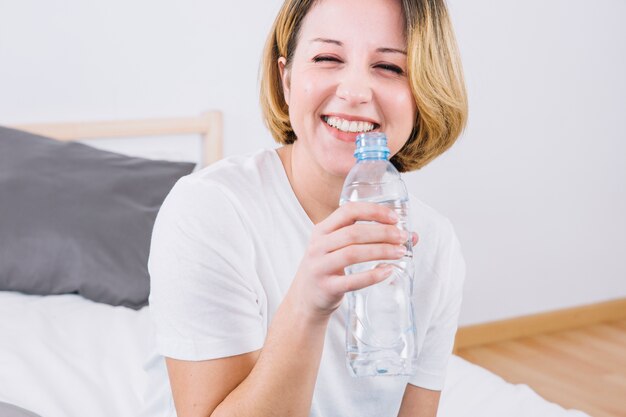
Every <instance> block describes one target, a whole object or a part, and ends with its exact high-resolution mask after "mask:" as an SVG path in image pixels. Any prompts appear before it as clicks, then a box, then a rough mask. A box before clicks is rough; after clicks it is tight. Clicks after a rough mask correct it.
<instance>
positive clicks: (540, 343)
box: [457, 320, 626, 417]
mask: <svg viewBox="0 0 626 417" xmlns="http://www.w3.org/2000/svg"><path fill="white" fill-rule="evenodd" d="M457 354H458V355H459V356H461V357H463V358H465V359H467V360H468V361H470V362H473V363H476V364H478V365H480V366H482V367H484V368H487V369H489V370H490V371H492V372H494V373H496V374H498V375H500V376H501V377H503V378H504V379H506V380H507V381H509V382H512V383H523V384H526V385H528V386H530V387H531V388H533V389H534V390H535V391H536V392H537V393H538V394H540V395H541V396H543V397H544V398H545V399H547V400H548V401H551V402H555V403H557V404H560V405H561V406H563V407H565V408H575V409H578V410H582V411H584V412H586V413H587V414H589V415H590V416H592V417H626V320H620V321H616V322H611V323H604V324H596V325H591V326H588V327H583V328H580V329H576V330H568V331H563V332H559V333H552V334H546V335H541V336H533V337H525V338H521V339H517V340H513V341H507V342H499V343H493V344H489V345H483V346H478V347H471V348H465V349H461V350H459V351H458V352H457Z"/></svg>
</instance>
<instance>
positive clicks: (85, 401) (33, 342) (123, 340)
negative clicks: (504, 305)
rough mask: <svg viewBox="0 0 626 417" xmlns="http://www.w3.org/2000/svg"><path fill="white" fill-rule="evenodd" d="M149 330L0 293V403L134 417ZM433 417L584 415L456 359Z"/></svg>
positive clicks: (141, 323) (61, 301)
mask: <svg viewBox="0 0 626 417" xmlns="http://www.w3.org/2000/svg"><path fill="white" fill-rule="evenodd" d="M148 329H149V317H148V311H147V309H145V308H144V309H142V310H139V311H134V310H131V309H128V308H125V307H111V306H108V305H104V304H98V303H94V302H91V301H88V300H85V299H83V298H81V297H79V296H76V295H60V296H46V297H40V296H27V295H23V294H19V293H13V292H0V401H4V402H8V403H11V404H14V405H17V406H20V407H23V408H26V409H27V410H31V411H33V412H35V413H38V414H40V415H41V416H43V417H84V416H90V417H111V416H116V417H136V416H137V415H138V414H139V409H140V404H141V396H142V393H143V390H144V386H145V384H146V379H145V377H144V371H143V369H142V365H143V363H144V360H145V358H146V356H147V354H148V351H149V350H148V342H147V341H148V340H149V330H148ZM438 415H439V417H503V416H507V417H537V416H542V417H557V416H563V417H565V416H567V417H574V416H587V415H586V414H584V413H582V412H579V411H567V410H564V409H563V408H561V407H559V406H557V405H555V404H552V403H549V402H547V401H545V400H544V399H543V398H541V397H540V396H539V395H537V394H536V393H535V392H534V391H532V390H531V389H530V388H528V387H527V386H526V385H512V384H509V383H507V382H505V381H504V380H503V379H502V378H500V377H498V376H496V375H494V374H493V373H491V372H489V371H487V370H485V369H483V368H481V367H478V366H476V365H473V364H471V363H469V362H467V361H465V360H463V359H461V358H459V357H456V356H453V357H452V359H451V361H450V366H449V370H448V377H447V382H446V387H445V389H444V391H443V394H442V401H441V405H440V411H439V414H438ZM381 417H382V416H381Z"/></svg>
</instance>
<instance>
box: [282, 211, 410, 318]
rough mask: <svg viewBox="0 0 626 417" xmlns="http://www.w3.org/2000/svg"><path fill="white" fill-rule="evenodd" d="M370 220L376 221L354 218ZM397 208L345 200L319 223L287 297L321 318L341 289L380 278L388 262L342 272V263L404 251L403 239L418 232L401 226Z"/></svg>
mask: <svg viewBox="0 0 626 417" xmlns="http://www.w3.org/2000/svg"><path fill="white" fill-rule="evenodd" d="M357 221H359V222H375V223H356V222H357ZM397 222H398V217H397V215H396V213H395V212H394V211H393V210H392V209H390V208H388V207H385V206H382V205H379V204H375V203H363V202H360V203H346V204H344V205H342V206H341V207H339V208H338V209H337V210H335V211H334V212H333V213H332V214H331V215H330V216H328V217H327V218H326V219H325V220H323V221H322V222H320V223H318V224H317V225H316V226H315V227H314V229H313V234H312V236H311V240H310V242H309V247H308V248H307V251H306V253H305V255H304V258H303V259H302V262H301V263H300V266H299V268H298V272H297V273H296V277H295V279H294V281H293V283H292V285H291V288H290V289H289V293H288V295H287V296H288V297H292V299H293V300H294V301H295V304H296V305H298V306H299V308H301V309H304V311H302V312H303V313H304V314H306V315H307V316H308V317H310V318H312V319H317V318H319V319H325V318H327V317H329V316H330V314H331V313H332V312H333V311H334V310H336V309H337V308H338V307H339V305H340V304H341V300H342V299H343V295H344V294H345V293H346V292H349V291H354V290H359V289H361V288H365V287H368V286H370V285H373V284H376V283H378V282H381V281H383V280H384V279H385V278H387V277H389V276H390V275H391V273H392V270H393V267H392V266H390V265H386V266H381V267H378V268H374V269H372V270H369V271H365V272H360V273H357V274H351V275H344V268H345V267H347V266H349V265H352V264H357V263H361V262H368V261H375V260H380V259H388V260H397V259H400V258H402V257H403V256H404V255H405V253H406V252H405V251H406V248H405V246H404V243H406V241H407V240H408V239H409V237H411V239H412V241H413V243H414V244H415V243H417V235H416V234H415V233H413V234H409V233H408V232H406V231H404V230H400V229H399V228H398V227H397V226H396V223H397Z"/></svg>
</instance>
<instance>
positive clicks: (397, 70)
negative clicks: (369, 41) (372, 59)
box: [376, 64, 404, 75]
mask: <svg viewBox="0 0 626 417" xmlns="http://www.w3.org/2000/svg"><path fill="white" fill-rule="evenodd" d="M376 68H381V69H384V70H385V71H391V72H393V73H395V74H398V75H403V74H404V71H403V70H402V68H400V67H399V66H397V65H392V64H377V65H376Z"/></svg>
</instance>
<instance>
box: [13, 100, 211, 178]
mask: <svg viewBox="0 0 626 417" xmlns="http://www.w3.org/2000/svg"><path fill="white" fill-rule="evenodd" d="M222 124H223V122H222V113H221V112H219V111H209V112H206V113H203V114H201V115H200V116H197V117H178V118H158V119H141V120H120V121H98V122H71V123H36V124H23V125H13V126H11V127H13V128H15V129H20V130H25V131H27V132H31V133H35V134H39V135H43V136H48V137H51V138H54V139H58V140H63V141H73V140H83V139H96V138H115V137H138V136H170V135H188V134H189V135H191V134H198V135H200V136H201V138H202V157H201V161H202V166H203V167H204V166H207V165H209V164H210V163H212V162H215V161H217V160H219V159H221V158H222V156H223V138H222V132H223V127H222Z"/></svg>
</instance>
